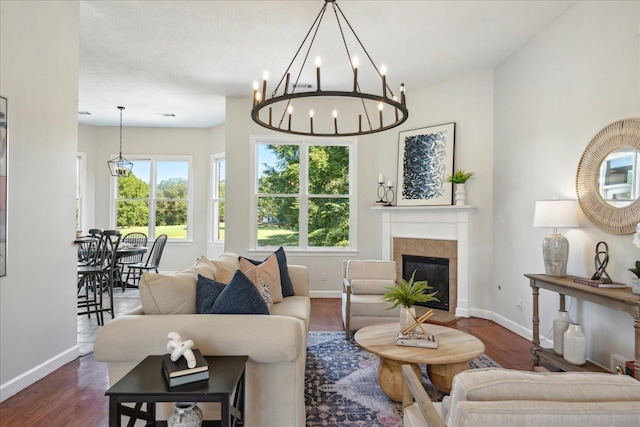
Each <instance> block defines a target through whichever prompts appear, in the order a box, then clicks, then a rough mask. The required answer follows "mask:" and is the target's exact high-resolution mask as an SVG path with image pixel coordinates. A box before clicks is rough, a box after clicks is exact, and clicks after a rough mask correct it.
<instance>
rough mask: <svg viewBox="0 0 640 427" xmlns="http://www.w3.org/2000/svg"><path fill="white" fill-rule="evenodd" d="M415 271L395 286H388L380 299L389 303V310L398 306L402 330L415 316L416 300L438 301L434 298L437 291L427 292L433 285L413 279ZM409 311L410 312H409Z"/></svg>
mask: <svg viewBox="0 0 640 427" xmlns="http://www.w3.org/2000/svg"><path fill="white" fill-rule="evenodd" d="M415 276H416V271H415V270H414V271H413V274H412V275H411V278H410V279H409V280H408V281H407V280H404V279H400V283H399V284H398V285H396V286H388V287H386V288H385V289H386V290H387V291H388V292H387V293H385V294H384V295H383V296H382V300H383V301H385V302H388V303H391V306H390V307H389V310H391V309H393V308H396V307H400V329H401V330H403V329H404V328H405V327H406V326H407V325H408V324H410V323H411V322H413V319H414V318H415V308H413V305H414V304H415V303H417V302H429V301H439V300H438V298H436V293H437V292H431V293H429V292H427V291H428V290H429V289H433V287H431V286H429V284H428V283H427V281H426V280H414V279H415ZM409 312H411V313H412V314H413V316H412V315H411V314H409Z"/></svg>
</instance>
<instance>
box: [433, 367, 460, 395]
mask: <svg viewBox="0 0 640 427" xmlns="http://www.w3.org/2000/svg"><path fill="white" fill-rule="evenodd" d="M467 369H469V362H461V363H448V364H444V365H427V374H428V375H429V379H430V380H431V384H433V386H434V387H435V388H437V389H438V390H440V391H441V392H443V393H447V394H448V393H450V392H451V383H452V382H453V377H454V376H455V375H456V374H459V373H460V372H462V371H466V370H467Z"/></svg>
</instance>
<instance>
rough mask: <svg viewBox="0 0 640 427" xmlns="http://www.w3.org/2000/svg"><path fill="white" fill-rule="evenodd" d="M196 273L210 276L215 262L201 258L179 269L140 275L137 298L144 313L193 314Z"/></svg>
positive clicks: (213, 272) (213, 274)
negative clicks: (172, 271) (138, 296)
mask: <svg viewBox="0 0 640 427" xmlns="http://www.w3.org/2000/svg"><path fill="white" fill-rule="evenodd" d="M198 274H201V275H202V276H204V277H207V278H209V279H213V278H214V277H215V274H216V269H215V266H214V265H212V264H211V263H210V262H205V261H203V260H202V258H201V259H199V260H198V261H196V264H194V265H193V266H191V267H189V268H187V269H186V270H183V271H180V272H178V273H151V272H145V273H144V274H143V275H142V277H141V278H140V286H139V288H140V302H141V303H142V309H143V311H144V313H145V314H194V313H195V312H196V284H197V282H198Z"/></svg>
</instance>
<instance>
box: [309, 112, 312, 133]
mask: <svg viewBox="0 0 640 427" xmlns="http://www.w3.org/2000/svg"><path fill="white" fill-rule="evenodd" d="M309 125H310V126H311V133H313V110H311V111H309Z"/></svg>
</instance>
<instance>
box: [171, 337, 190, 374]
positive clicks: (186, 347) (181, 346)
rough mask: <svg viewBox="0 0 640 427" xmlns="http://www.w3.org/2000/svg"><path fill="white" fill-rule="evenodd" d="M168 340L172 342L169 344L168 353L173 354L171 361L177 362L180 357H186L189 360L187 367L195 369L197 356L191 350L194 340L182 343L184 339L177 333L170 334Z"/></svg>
mask: <svg viewBox="0 0 640 427" xmlns="http://www.w3.org/2000/svg"><path fill="white" fill-rule="evenodd" d="M167 338H169V340H170V341H169V343H168V344H167V351H168V352H169V353H171V360H172V361H173V362H175V361H177V360H178V359H179V358H180V356H184V358H185V359H186V360H187V366H188V367H189V368H195V367H196V356H195V355H194V354H193V351H192V350H191V348H192V347H193V340H186V341H182V337H181V336H180V334H178V333H177V332H169V335H167Z"/></svg>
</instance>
